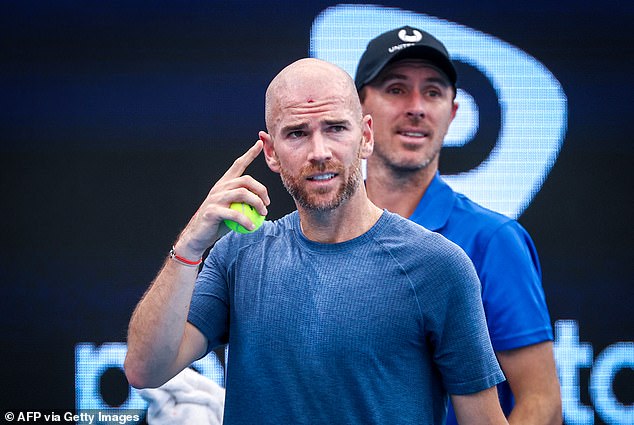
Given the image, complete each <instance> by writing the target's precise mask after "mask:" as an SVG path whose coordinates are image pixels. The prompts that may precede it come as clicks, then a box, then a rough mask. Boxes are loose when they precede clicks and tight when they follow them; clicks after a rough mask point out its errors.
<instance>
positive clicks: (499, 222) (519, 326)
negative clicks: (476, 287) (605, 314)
mask: <svg viewBox="0 0 634 425" xmlns="http://www.w3.org/2000/svg"><path fill="white" fill-rule="evenodd" d="M410 220H412V221H414V222H416V223H418V224H420V225H422V226H424V227H426V228H427V229H430V230H432V231H435V232H438V233H440V234H442V235H443V236H445V237H446V238H447V239H449V240H451V241H453V242H455V243H456V244H457V245H459V246H460V247H461V248H462V249H464V251H465V252H466V253H467V255H468V256H469V258H471V260H472V261H473V264H474V266H475V268H476V271H477V273H478V277H479V278H480V282H481V284H482V302H483V304H484V311H485V314H486V317H487V326H488V329H489V334H490V336H491V343H492V344H493V348H494V349H495V351H504V350H511V349H514V348H520V347H525V346H528V345H532V344H537V343H539V342H543V341H549V340H552V339H553V332H552V327H551V322H550V316H549V314H548V308H547V306H546V299H545V296H544V290H543V288H542V284H541V268H540V265H539V259H538V257H537V250H536V248H535V245H534V244H533V241H532V240H531V238H530V236H529V235H528V233H527V232H526V230H525V229H524V228H523V227H522V226H521V225H520V224H519V223H518V222H517V221H515V220H512V219H510V218H508V217H506V216H504V215H502V214H498V213H496V212H493V211H491V210H488V209H486V208H484V207H482V206H480V205H478V204H476V203H475V202H473V201H471V200H470V199H469V198H467V197H466V196H464V195H462V194H459V193H455V192H454V191H453V190H452V189H451V188H450V187H449V185H447V184H446V183H445V182H444V181H443V180H442V179H441V178H440V176H439V175H438V174H436V177H435V178H434V180H433V181H432V183H431V184H430V186H429V187H428V188H427V191H426V192H425V195H424V196H423V198H422V199H421V201H420V203H419V204H418V207H417V208H416V210H415V211H414V213H413V214H412V216H411V217H410ZM498 393H499V395H500V402H501V404H502V410H503V411H504V413H505V414H507V415H508V414H509V413H510V411H511V410H512V409H513V405H514V400H513V395H512V393H511V389H510V387H509V385H508V383H507V382H506V381H504V382H503V383H502V384H500V385H498ZM447 424H448V425H449V424H457V422H456V419H455V416H454V415H453V412H452V411H451V409H450V412H449V415H448V418H447Z"/></svg>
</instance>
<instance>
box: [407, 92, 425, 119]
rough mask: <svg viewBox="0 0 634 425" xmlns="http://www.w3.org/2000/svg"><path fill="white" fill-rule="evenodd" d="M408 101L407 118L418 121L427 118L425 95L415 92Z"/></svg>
mask: <svg viewBox="0 0 634 425" xmlns="http://www.w3.org/2000/svg"><path fill="white" fill-rule="evenodd" d="M407 100H408V102H407V109H406V114H407V116H408V117H410V118H416V119H420V118H423V117H424V116H425V100H424V98H423V95H422V94H421V93H419V92H418V91H413V92H411V93H410V95H409V97H408V99H407Z"/></svg>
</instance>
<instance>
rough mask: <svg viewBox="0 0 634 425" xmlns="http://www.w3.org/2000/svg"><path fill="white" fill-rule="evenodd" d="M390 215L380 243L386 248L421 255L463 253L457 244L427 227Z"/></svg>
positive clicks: (387, 212)
mask: <svg viewBox="0 0 634 425" xmlns="http://www.w3.org/2000/svg"><path fill="white" fill-rule="evenodd" d="M385 213H386V214H388V218H389V222H388V224H389V226H386V228H387V229H386V231H385V232H383V233H382V235H381V239H380V242H381V243H383V244H384V245H385V246H386V247H390V248H392V249H394V250H398V251H401V252H404V251H414V252H417V253H419V254H428V255H446V254H448V253H451V252H454V251H462V250H461V248H459V247H458V246H457V245H456V244H455V243H453V242H452V241H450V240H449V239H447V238H446V237H445V236H443V235H442V234H440V233H437V232H434V231H431V230H429V229H427V228H426V227H424V226H422V225H420V224H418V223H416V222H414V221H412V220H409V219H406V218H403V217H401V216H400V215H398V214H395V213H391V212H389V211H386V212H385Z"/></svg>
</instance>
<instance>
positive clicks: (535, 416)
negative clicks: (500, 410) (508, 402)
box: [508, 395, 563, 425]
mask: <svg viewBox="0 0 634 425" xmlns="http://www.w3.org/2000/svg"><path fill="white" fill-rule="evenodd" d="M508 420H509V424H510V425H520V424H521V425H561V424H562V422H563V419H562V414H561V402H560V400H559V399H557V398H556V397H546V396H539V395H536V396H534V397H526V398H524V399H523V400H521V401H519V402H518V403H517V404H516V405H515V407H514V408H513V411H512V412H511V415H510V416H509V417H508Z"/></svg>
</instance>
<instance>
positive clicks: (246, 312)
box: [125, 59, 507, 425]
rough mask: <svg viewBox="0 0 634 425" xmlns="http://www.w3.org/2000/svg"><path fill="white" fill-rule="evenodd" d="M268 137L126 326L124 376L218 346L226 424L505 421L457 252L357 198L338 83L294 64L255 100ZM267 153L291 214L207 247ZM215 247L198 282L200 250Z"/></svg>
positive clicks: (351, 135)
mask: <svg viewBox="0 0 634 425" xmlns="http://www.w3.org/2000/svg"><path fill="white" fill-rule="evenodd" d="M265 112H266V117H265V118H266V126H267V132H260V134H259V137H260V140H258V141H257V142H256V144H255V145H254V146H253V147H252V148H251V149H250V150H249V151H248V152H247V153H245V154H244V155H243V156H242V157H240V158H238V159H237V160H236V161H235V162H234V164H233V165H232V166H231V167H230V168H229V170H228V171H227V172H226V173H225V174H224V176H223V177H222V178H221V179H220V180H219V181H218V182H217V183H216V184H215V185H214V186H213V187H212V189H211V191H210V192H209V194H208V195H207V197H206V199H205V200H204V201H203V203H202V205H201V206H200V208H199V210H198V211H197V212H196V214H195V215H194V217H192V219H191V220H190V222H189V224H188V225H187V226H186V227H185V229H184V230H183V232H182V233H181V234H180V236H179V237H178V239H177V241H176V242H175V244H174V247H173V249H172V251H171V253H170V256H169V257H168V258H167V259H166V261H165V264H164V266H163V268H162V270H161V271H160V272H159V274H158V275H157V277H156V279H155V280H154V282H153V283H152V285H151V286H150V288H149V289H148V291H147V293H146V294H145V296H144V297H143V299H142V300H141V301H140V302H139V305H138V306H137V308H136V309H135V311H134V313H133V315H132V318H131V320H130V328H129V334H128V353H127V355H126V360H125V371H126V376H127V377H128V380H129V382H130V383H131V384H132V385H133V386H135V387H148V386H149V387H152V386H159V385H162V384H163V383H164V382H166V381H167V380H168V379H170V378H171V377H173V376H175V375H176V374H177V373H178V372H179V371H180V370H182V369H183V368H185V367H187V366H188V365H189V364H190V363H191V362H192V361H194V360H196V359H198V358H200V357H202V356H204V355H205V354H206V353H207V352H209V351H210V350H212V349H214V348H215V347H217V346H218V345H221V344H226V343H228V344H229V347H230V349H229V360H228V366H227V386H226V400H225V413H224V423H225V424H256V423H257V424H266V423H271V424H291V423H292V424H313V423H324V424H325V423H328V424H335V423H341V424H366V423H376V424H384V423H403V424H441V423H443V422H444V420H445V416H446V409H447V408H446V406H447V399H448V396H449V395H451V399H452V402H453V405H454V406H455V410H456V413H457V414H458V417H459V418H460V422H461V424H483V425H484V424H505V423H507V422H506V420H505V418H504V415H503V413H502V409H501V407H500V404H499V401H498V398H497V394H496V391H495V386H496V385H497V384H498V383H499V382H501V381H502V380H503V379H504V376H503V374H502V372H501V370H500V368H499V365H498V364H497V361H496V359H495V354H494V352H493V348H492V346H491V343H490V339H489V336H488V333H487V329H486V320H485V316H484V309H483V307H482V301H481V297H480V283H479V281H478V278H477V275H476V273H475V269H474V268H473V265H472V264H471V262H470V261H469V258H468V257H467V256H466V255H465V253H464V252H463V251H462V250H461V249H460V248H458V246H457V245H455V244H454V243H452V242H450V241H449V240H447V239H446V238H444V237H442V236H441V235H438V234H436V233H433V232H430V231H428V230H426V229H424V228H422V227H421V226H418V225H416V224H414V223H412V222H411V221H409V220H406V219H404V218H402V217H400V216H398V215H396V214H393V213H390V212H388V211H384V210H381V209H380V208H378V207H377V206H375V205H374V204H373V203H372V202H370V200H369V199H368V197H367V194H366V191H365V188H364V185H363V178H362V173H361V161H362V160H363V159H367V158H368V157H369V156H370V154H371V153H372V148H373V140H374V139H373V132H372V119H371V117H370V116H368V115H366V116H363V115H362V112H361V104H360V103H359V99H358V96H357V93H356V89H355V87H354V82H353V81H352V79H351V78H350V76H349V75H348V74H347V73H346V72H345V71H343V70H342V69H340V68H338V67H336V66H334V65H332V64H329V63H326V62H323V61H320V60H317V59H303V60H299V61H297V62H294V63H293V64H291V65H289V66H288V67H286V68H285V69H283V70H282V71H281V72H280V73H279V74H278V75H277V76H276V77H275V78H274V79H273V81H272V82H271V84H270V85H269V88H268V89H267V92H266V104H265ZM262 150H263V151H264V157H265V160H266V162H267V165H268V166H269V168H270V169H271V170H272V171H274V172H276V173H279V174H280V175H281V178H282V182H283V184H284V186H285V187H286V188H287V189H288V192H289V193H290V194H291V195H292V197H293V199H294V201H295V204H296V206H297V211H295V212H293V213H291V214H289V215H287V216H286V217H283V218H282V219H280V220H277V221H275V222H265V223H264V224H263V225H262V228H260V229H259V230H257V231H255V232H253V233H251V234H237V233H231V234H229V235H226V236H225V237H222V238H221V239H220V232H221V224H222V222H223V220H233V221H235V222H237V223H239V224H240V225H242V226H244V227H245V228H247V229H252V230H254V226H253V223H251V221H250V220H249V219H248V218H247V216H246V215H244V214H242V213H241V212H238V211H236V210H233V209H231V208H230V205H231V204H232V203H240V202H244V203H246V204H249V205H252V206H253V207H254V208H255V209H256V210H257V211H258V212H260V213H261V214H262V215H265V214H266V206H267V205H268V204H269V198H268V194H267V190H266V187H264V186H263V185H262V184H261V183H259V182H257V181H256V180H255V179H253V178H252V177H250V176H247V175H244V172H245V170H246V168H247V166H248V165H249V164H250V163H251V162H252V161H253V160H254V159H255V158H256V157H257V156H258V155H259V153H260V152H261V151H262ZM214 243H215V245H214V246H213V248H212V249H211V252H210V254H209V256H208V257H207V259H206V260H205V264H204V266H203V268H202V270H201V271H200V273H198V265H199V264H200V263H201V262H202V255H203V252H204V251H205V250H206V249H207V248H208V247H209V246H211V245H212V244H214Z"/></svg>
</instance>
